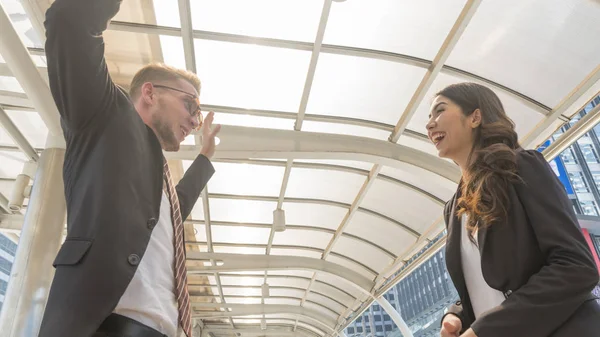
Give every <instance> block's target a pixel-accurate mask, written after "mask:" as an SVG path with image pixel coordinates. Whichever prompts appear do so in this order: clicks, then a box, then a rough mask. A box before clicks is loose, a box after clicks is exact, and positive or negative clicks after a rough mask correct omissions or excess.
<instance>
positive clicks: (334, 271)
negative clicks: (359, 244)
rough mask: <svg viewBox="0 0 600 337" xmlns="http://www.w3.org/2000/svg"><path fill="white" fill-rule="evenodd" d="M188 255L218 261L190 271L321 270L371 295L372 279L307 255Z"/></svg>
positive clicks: (191, 257) (188, 257)
mask: <svg viewBox="0 0 600 337" xmlns="http://www.w3.org/2000/svg"><path fill="white" fill-rule="evenodd" d="M187 259H188V260H200V261H211V260H215V261H217V263H216V265H215V266H202V267H198V270H195V268H194V267H191V266H190V267H189V268H188V272H189V273H190V274H193V273H194V272H195V271H201V272H206V271H213V272H222V271H223V272H240V271H264V270H290V269H292V270H293V269H296V270H310V271H320V272H325V273H327V274H331V275H335V276H337V277H339V278H340V279H342V280H344V281H346V282H348V283H349V284H351V285H352V286H353V287H355V288H356V289H358V290H359V291H361V292H362V293H364V294H367V295H369V296H371V290H372V288H373V285H374V284H375V283H374V282H373V281H372V280H370V279H368V278H366V277H364V276H363V275H361V274H359V273H357V272H355V271H353V270H351V269H349V268H346V267H343V266H340V265H338V264H336V263H333V262H329V261H325V260H321V259H315V258H310V257H301V256H277V255H258V254H228V253H205V252H188V253H187Z"/></svg>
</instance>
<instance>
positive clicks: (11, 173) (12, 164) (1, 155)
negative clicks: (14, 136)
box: [0, 151, 27, 178]
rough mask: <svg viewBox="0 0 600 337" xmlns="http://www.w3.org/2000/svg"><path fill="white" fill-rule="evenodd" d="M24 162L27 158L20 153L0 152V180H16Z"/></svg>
mask: <svg viewBox="0 0 600 337" xmlns="http://www.w3.org/2000/svg"><path fill="white" fill-rule="evenodd" d="M26 162H27V157H26V156H25V155H24V154H22V153H21V152H15V151H0V163H2V165H0V178H16V177H17V176H18V175H19V174H21V172H22V171H23V165H25V163H26Z"/></svg>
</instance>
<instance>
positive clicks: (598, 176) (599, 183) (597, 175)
mask: <svg viewBox="0 0 600 337" xmlns="http://www.w3.org/2000/svg"><path fill="white" fill-rule="evenodd" d="M592 178H593V179H594V183H595V184H596V187H598V189H600V172H598V171H592Z"/></svg>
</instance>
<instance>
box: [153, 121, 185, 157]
mask: <svg viewBox="0 0 600 337" xmlns="http://www.w3.org/2000/svg"><path fill="white" fill-rule="evenodd" d="M152 127H153V129H154V130H155V132H156V137H158V141H159V142H160V145H161V147H162V148H163V150H165V151H179V141H178V140H177V137H175V134H174V133H173V131H172V130H171V128H169V125H168V124H167V123H165V122H164V121H163V120H162V119H160V118H154V120H153V121H152Z"/></svg>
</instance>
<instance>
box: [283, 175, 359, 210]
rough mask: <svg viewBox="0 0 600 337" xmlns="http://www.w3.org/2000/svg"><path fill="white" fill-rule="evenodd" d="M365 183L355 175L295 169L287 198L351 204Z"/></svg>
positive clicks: (287, 191) (286, 194)
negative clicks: (325, 200)
mask: <svg viewBox="0 0 600 337" xmlns="http://www.w3.org/2000/svg"><path fill="white" fill-rule="evenodd" d="M364 181H365V178H364V177H363V176H361V175H358V174H354V173H347V172H337V171H328V170H311V169H305V168H293V169H292V172H291V174H290V180H289V182H288V186H287V190H286V193H285V196H286V197H288V198H311V199H327V200H333V201H339V202H343V203H347V204H350V203H352V201H353V200H354V198H355V197H356V194H357V193H358V191H359V190H360V187H361V186H362V184H363V183H364Z"/></svg>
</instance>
